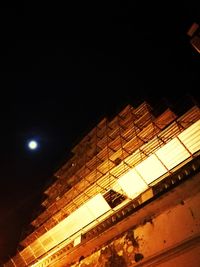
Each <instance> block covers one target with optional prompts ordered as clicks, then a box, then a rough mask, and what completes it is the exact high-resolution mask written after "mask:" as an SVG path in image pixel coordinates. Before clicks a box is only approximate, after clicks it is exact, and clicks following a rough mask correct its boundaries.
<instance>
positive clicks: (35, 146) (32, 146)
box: [28, 140, 38, 150]
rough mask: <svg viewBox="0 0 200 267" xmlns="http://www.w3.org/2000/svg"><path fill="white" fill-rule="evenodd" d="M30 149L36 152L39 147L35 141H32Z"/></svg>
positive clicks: (29, 144)
mask: <svg viewBox="0 0 200 267" xmlns="http://www.w3.org/2000/svg"><path fill="white" fill-rule="evenodd" d="M28 147H29V148H30V149H31V150H34V149H36V148H37V147H38V143H37V142H36V141H35V140H31V141H30V142H29V143H28Z"/></svg>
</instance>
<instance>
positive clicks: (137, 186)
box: [20, 120, 200, 266]
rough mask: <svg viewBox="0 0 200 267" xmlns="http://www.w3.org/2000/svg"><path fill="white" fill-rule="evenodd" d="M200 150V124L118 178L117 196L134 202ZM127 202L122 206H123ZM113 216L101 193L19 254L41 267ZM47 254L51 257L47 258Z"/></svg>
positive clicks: (190, 128) (184, 132)
mask: <svg viewBox="0 0 200 267" xmlns="http://www.w3.org/2000/svg"><path fill="white" fill-rule="evenodd" d="M199 148H200V120H198V121H197V122H196V123H194V124H193V125H192V126H190V127H188V128H187V129H186V130H184V131H183V132H182V133H180V134H179V135H178V136H177V137H175V138H173V139H172V140H171V141H169V142H168V143H167V144H165V145H163V146H162V147H161V148H159V149H157V150H156V151H155V152H154V153H153V154H151V155H150V156H149V157H147V158H145V159H144V160H143V161H142V162H140V163H139V164H137V165H136V166H134V168H132V169H130V170H129V171H127V172H126V173H125V174H124V175H122V176H121V177H119V178H118V179H117V180H116V181H115V182H114V183H113V186H112V187H113V188H114V189H115V190H116V191H118V192H123V193H125V194H126V195H127V196H128V197H129V198H130V199H134V198H136V197H137V196H138V195H140V194H141V193H143V192H144V191H146V190H147V189H148V188H149V187H150V186H151V183H153V182H157V181H156V180H157V179H158V178H160V177H162V176H164V175H165V174H167V172H168V171H169V170H170V171H171V170H172V171H173V168H174V167H176V166H177V165H179V164H180V163H182V162H184V161H185V160H186V159H188V158H189V157H190V156H191V154H195V153H196V152H198V151H199ZM138 155H139V154H138V152H137V153H136V152H135V154H134V153H133V154H132V155H130V156H129V158H131V157H132V158H134V159H135V157H136V156H138ZM127 158H128V157H127ZM118 167H119V166H118ZM116 169H117V168H116ZM94 192H95V191H94ZM130 199H129V200H128V201H130ZM125 202H126V201H125ZM125 202H122V206H123V205H124V203H125ZM112 212H113V210H112V209H111V207H110V206H109V205H108V203H107V202H106V200H105V199H104V197H103V195H102V194H100V193H99V194H97V195H95V196H93V197H92V198H90V199H89V200H88V201H87V202H85V203H84V204H83V205H81V206H80V207H78V208H77V209H76V210H75V211H74V212H72V213H71V214H70V215H69V216H68V217H67V218H65V219H64V220H63V221H61V222H60V223H59V224H57V225H56V226H55V227H53V228H52V229H51V230H49V231H48V232H46V233H45V234H44V235H42V236H41V237H39V238H38V239H37V240H36V241H34V242H33V243H32V244H31V245H30V246H28V247H26V248H25V249H24V250H23V251H21V252H20V254H21V256H22V257H23V259H24V260H25V261H26V263H27V264H30V263H31V262H32V261H33V260H34V258H38V257H40V256H42V255H43V254H44V255H45V256H44V257H43V258H42V259H41V260H39V261H38V262H37V263H35V264H33V265H32V266H42V264H43V262H44V261H45V259H47V258H48V257H50V255H52V254H54V253H55V252H56V251H58V250H59V249H60V248H61V247H63V246H65V245H66V244H67V243H70V242H72V241H74V245H77V244H79V243H80V242H81V233H82V232H84V231H88V230H89V229H90V228H91V227H94V226H95V225H97V224H98V223H99V221H101V220H102V218H105V216H109V214H111V213H112ZM62 242H63V243H62ZM61 243H62V244H61ZM46 252H47V253H48V254H45V253H46Z"/></svg>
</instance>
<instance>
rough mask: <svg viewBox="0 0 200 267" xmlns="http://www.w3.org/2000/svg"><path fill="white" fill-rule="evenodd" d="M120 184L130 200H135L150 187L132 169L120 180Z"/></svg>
mask: <svg viewBox="0 0 200 267" xmlns="http://www.w3.org/2000/svg"><path fill="white" fill-rule="evenodd" d="M118 183H119V185H120V186H121V188H122V189H123V191H124V192H125V193H126V194H127V196H128V197H129V198H132V199H133V198H135V197H137V196H138V195H140V194H141V193H142V192H144V191H145V190H146V189H147V188H148V186H147V184H146V183H145V182H144V181H143V180H142V179H141V177H140V176H139V175H138V174H137V172H136V171H135V170H134V169H132V170H130V171H128V172H127V173H126V174H124V175H123V176H122V177H120V178H119V179H118Z"/></svg>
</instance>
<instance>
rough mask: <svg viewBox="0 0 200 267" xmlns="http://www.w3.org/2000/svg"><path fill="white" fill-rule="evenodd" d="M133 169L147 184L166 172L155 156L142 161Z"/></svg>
mask: <svg viewBox="0 0 200 267" xmlns="http://www.w3.org/2000/svg"><path fill="white" fill-rule="evenodd" d="M135 169H136V170H137V171H138V173H140V175H141V176H142V177H143V179H144V180H145V182H146V183H147V184H150V183H151V182H153V181H154V180H156V179H157V178H158V177H160V176H162V175H163V174H164V173H166V172H167V169H166V168H165V167H164V166H163V164H162V163H161V162H160V161H159V159H158V158H157V157H156V156H155V155H151V156H150V157H148V158H147V159H145V160H144V161H142V162H141V163H140V164H138V165H137V166H136V167H135Z"/></svg>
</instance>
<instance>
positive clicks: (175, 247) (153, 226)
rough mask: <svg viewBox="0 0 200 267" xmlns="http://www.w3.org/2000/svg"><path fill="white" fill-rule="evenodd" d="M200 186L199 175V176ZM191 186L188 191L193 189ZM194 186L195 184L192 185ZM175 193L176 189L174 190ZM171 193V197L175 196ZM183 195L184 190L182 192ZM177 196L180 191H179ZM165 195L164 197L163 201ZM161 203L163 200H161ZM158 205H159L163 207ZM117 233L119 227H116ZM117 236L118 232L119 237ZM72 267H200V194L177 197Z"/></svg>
mask: <svg viewBox="0 0 200 267" xmlns="http://www.w3.org/2000/svg"><path fill="white" fill-rule="evenodd" d="M196 179H198V180H196V182H199V183H200V175H198V177H196ZM191 186H192V184H191V183H190V184H188V187H187V186H186V187H185V190H186V188H188V189H187V190H193V189H194V188H193V189H192V188H191ZM193 186H195V185H193ZM173 190H174V192H176V189H173ZM174 192H171V193H170V194H173V193H174ZM180 192H181V191H180ZM176 193H177V192H176ZM176 196H177V194H176ZM164 198H165V196H163V200H164ZM161 201H162V200H161ZM159 203H161V202H158V205H160V204H159ZM116 230H117V228H116ZM117 234H118V233H117V232H116V235H117ZM63 263H64V262H63V261H60V264H58V266H65V267H66V266H70V267H118V266H119V267H130V266H159V267H179V266H180V267H199V266H200V191H198V190H196V192H195V190H194V192H193V193H192V191H191V196H190V197H188V198H186V199H183V197H182V195H181V194H180V197H179V198H177V197H176V198H174V203H171V207H170V208H168V209H165V210H163V212H161V213H160V214H158V215H156V214H155V215H154V216H153V217H152V218H150V219H149V220H147V221H145V222H143V224H140V225H138V226H137V227H131V225H130V229H129V230H128V231H126V232H125V233H123V234H121V235H120V236H118V237H117V238H115V239H114V240H112V241H111V242H109V243H108V244H107V245H105V246H103V247H101V248H100V249H98V250H96V251H95V252H93V253H92V254H91V255H90V256H87V257H85V258H84V257H83V256H82V257H81V255H80V259H79V261H78V262H76V263H74V264H67V260H66V261H65V264H63Z"/></svg>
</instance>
